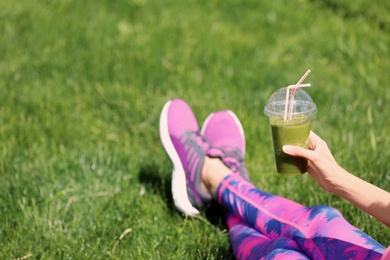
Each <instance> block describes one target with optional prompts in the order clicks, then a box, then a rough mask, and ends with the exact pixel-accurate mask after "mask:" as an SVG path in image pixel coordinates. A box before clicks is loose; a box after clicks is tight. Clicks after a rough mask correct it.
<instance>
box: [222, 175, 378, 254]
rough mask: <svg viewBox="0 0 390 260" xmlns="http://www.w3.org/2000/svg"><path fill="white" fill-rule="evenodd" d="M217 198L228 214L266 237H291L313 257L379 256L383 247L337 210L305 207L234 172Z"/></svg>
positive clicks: (227, 178) (225, 180)
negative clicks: (265, 189)
mask: <svg viewBox="0 0 390 260" xmlns="http://www.w3.org/2000/svg"><path fill="white" fill-rule="evenodd" d="M216 199H217V201H218V202H219V203H220V204H221V205H222V206H223V207H224V208H225V209H226V210H227V211H228V212H229V213H230V214H234V215H235V216H236V217H238V218H239V219H241V221H242V222H243V223H246V224H247V225H248V226H250V227H252V228H253V229H254V230H256V231H257V232H259V233H261V234H263V235H264V236H265V237H267V238H268V239H270V240H275V239H280V238H288V239H292V240H294V241H295V242H296V243H297V245H298V246H299V248H300V249H301V250H302V252H303V253H304V254H305V255H307V256H308V257H310V258H312V259H380V258H381V256H382V254H383V252H384V250H385V248H384V247H383V246H382V245H380V244H379V243H378V242H376V241H375V240H374V239H372V238H371V237H369V236H368V235H366V234H365V233H363V232H362V231H360V230H358V229H357V228H355V227H353V226H352V225H351V224H349V223H348V222H347V221H346V220H345V219H344V218H343V216H342V215H341V213H340V212H339V211H337V210H336V209H334V208H331V207H328V206H316V207H304V206H302V205H300V204H298V203H296V202H293V201H290V200H288V199H285V198H282V197H278V196H275V195H272V194H269V193H266V192H264V191H261V190H259V189H257V188H256V187H255V186H254V185H253V184H251V183H250V182H248V181H246V180H244V179H243V178H241V177H240V176H238V175H237V174H229V175H226V176H225V177H224V178H223V180H222V181H221V182H220V183H219V185H218V188H217V190H216ZM235 227H236V226H235V225H234V228H235ZM237 227H240V226H239V225H238V226H237ZM238 233H243V232H238ZM233 234H234V231H233ZM251 235H252V236H253V233H251ZM257 237H258V236H256V238H257ZM238 240H239V239H237V241H238ZM244 246H245V245H244ZM238 248H239V247H238Z"/></svg>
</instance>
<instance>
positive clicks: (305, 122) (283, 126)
mask: <svg viewBox="0 0 390 260" xmlns="http://www.w3.org/2000/svg"><path fill="white" fill-rule="evenodd" d="M286 91H287V88H286V87H285V88H281V89H280V90H278V91H276V92H274V93H273V94H272V95H271V97H270V98H269V100H268V103H267V105H266V106H265V108H264V113H265V114H266V115H267V116H268V117H269V119H270V124H271V132H272V142H273V146H274V153H275V164H276V170H277V172H278V173H280V174H283V175H299V174H302V173H305V172H306V171H307V160H306V159H304V158H300V157H293V156H289V155H287V154H285V153H284V152H283V151H282V147H283V146H284V145H287V144H288V145H297V146H301V147H304V148H308V138H309V134H310V125H311V120H312V116H313V115H314V114H315V113H316V111H317V107H316V105H315V104H314V103H313V100H312V99H311V97H310V96H309V94H308V93H307V92H306V91H304V90H302V89H300V88H297V89H296V90H295V95H294V102H293V109H292V113H291V114H290V115H288V116H286V114H285V107H286V106H285V105H286ZM289 101H290V100H289ZM289 101H288V102H289ZM287 107H288V110H287V111H288V112H289V111H290V106H289V104H288V106H287Z"/></svg>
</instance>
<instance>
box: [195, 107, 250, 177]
mask: <svg viewBox="0 0 390 260" xmlns="http://www.w3.org/2000/svg"><path fill="white" fill-rule="evenodd" d="M201 133H202V134H203V135H204V136H205V137H206V138H207V140H209V141H210V143H211V145H212V148H211V149H209V150H208V151H207V156H209V157H218V158H221V160H222V162H223V163H224V164H225V165H226V166H228V167H229V168H230V169H231V170H232V171H233V172H236V173H238V174H240V175H241V177H243V178H244V179H246V180H248V181H249V175H248V171H247V170H246V167H245V162H244V157H245V134H244V129H243V127H242V125H241V122H240V120H239V119H238V117H237V116H236V115H235V114H234V113H233V112H232V111H230V110H222V111H218V112H214V113H211V114H210V115H209V116H208V117H207V118H206V120H205V122H204V123H203V126H202V130H201Z"/></svg>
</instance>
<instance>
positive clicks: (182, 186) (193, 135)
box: [160, 99, 211, 216]
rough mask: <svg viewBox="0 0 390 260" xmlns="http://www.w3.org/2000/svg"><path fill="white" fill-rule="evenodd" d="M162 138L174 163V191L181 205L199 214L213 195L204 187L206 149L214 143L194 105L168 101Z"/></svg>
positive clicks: (184, 208) (163, 117)
mask: <svg viewBox="0 0 390 260" xmlns="http://www.w3.org/2000/svg"><path fill="white" fill-rule="evenodd" d="M160 139H161V142H162V145H163V146H164V149H165V151H166V152H167V154H168V156H169V158H170V159H171V161H172V164H173V172H172V195H173V201H174V203H175V206H176V208H177V209H179V210H180V211H181V212H183V213H185V214H186V215H190V216H193V215H197V214H199V209H201V208H202V207H203V206H204V205H205V204H206V203H208V202H210V201H211V195H210V194H208V193H207V192H205V191H203V190H202V189H201V187H200V178H201V174H202V168H203V164H204V160H205V158H206V153H205V151H206V150H208V149H209V148H210V143H209V142H208V141H207V140H206V139H205V138H204V137H203V136H202V135H201V134H200V132H199V126H198V123H197V121H196V118H195V116H194V114H193V112H192V110H191V108H190V107H189V106H188V105H187V103H185V102H184V101H183V100H181V99H174V100H171V101H168V102H167V103H166V104H165V105H164V107H163V109H162V111H161V115H160Z"/></svg>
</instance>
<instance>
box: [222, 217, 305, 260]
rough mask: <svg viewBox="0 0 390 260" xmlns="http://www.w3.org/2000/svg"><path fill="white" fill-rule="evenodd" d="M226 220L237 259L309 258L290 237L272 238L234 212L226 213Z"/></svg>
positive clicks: (297, 259)
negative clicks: (250, 225)
mask: <svg viewBox="0 0 390 260" xmlns="http://www.w3.org/2000/svg"><path fill="white" fill-rule="evenodd" d="M226 222H227V225H228V228H229V237H230V242H231V245H232V248H233V252H234V255H235V256H236V258H237V259H295V260H299V259H304V260H308V259H309V258H308V257H307V256H306V255H304V254H303V253H302V252H301V249H300V248H299V246H298V245H297V243H296V242H295V241H294V240H292V239H290V238H286V237H281V238H276V239H270V238H268V237H267V236H265V235H263V234H261V233H260V232H258V231H257V230H256V229H254V228H251V227H249V226H248V224H246V223H245V222H243V221H242V220H241V219H240V218H239V217H236V216H235V215H233V214H232V213H228V214H227V215H226Z"/></svg>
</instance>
